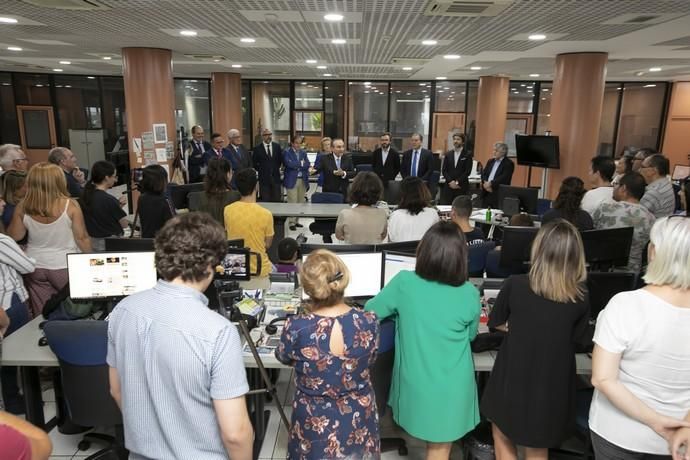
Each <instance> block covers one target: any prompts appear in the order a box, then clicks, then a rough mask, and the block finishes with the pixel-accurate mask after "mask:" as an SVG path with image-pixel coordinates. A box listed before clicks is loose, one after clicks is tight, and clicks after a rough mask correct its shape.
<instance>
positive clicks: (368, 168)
mask: <svg viewBox="0 0 690 460" xmlns="http://www.w3.org/2000/svg"><path fill="white" fill-rule="evenodd" d="M355 170H356V171H357V172H358V173H360V172H362V171H373V170H374V167H373V166H372V165H370V164H367V163H363V164H360V165H357V166H355Z"/></svg>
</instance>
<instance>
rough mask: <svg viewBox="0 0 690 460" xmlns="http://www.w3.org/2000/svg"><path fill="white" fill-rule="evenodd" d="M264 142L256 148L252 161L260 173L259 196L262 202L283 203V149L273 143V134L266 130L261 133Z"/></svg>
mask: <svg viewBox="0 0 690 460" xmlns="http://www.w3.org/2000/svg"><path fill="white" fill-rule="evenodd" d="M261 137H262V139H263V142H262V143H261V144H258V145H256V146H255V147H254V154H253V155H252V161H253V162H254V169H256V170H257V172H258V173H259V195H260V197H261V201H272V202H281V201H283V189H282V184H281V181H280V168H281V166H283V149H282V148H280V144H279V143H277V142H273V132H272V131H271V130H270V129H264V130H263V132H262V133H261Z"/></svg>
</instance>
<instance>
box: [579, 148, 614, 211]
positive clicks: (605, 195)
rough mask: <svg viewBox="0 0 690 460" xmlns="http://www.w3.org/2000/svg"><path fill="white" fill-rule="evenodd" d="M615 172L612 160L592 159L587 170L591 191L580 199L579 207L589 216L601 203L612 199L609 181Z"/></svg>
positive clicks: (597, 157)
mask: <svg viewBox="0 0 690 460" xmlns="http://www.w3.org/2000/svg"><path fill="white" fill-rule="evenodd" d="M615 172H616V163H615V162H614V161H613V158H609V157H604V156H596V157H594V158H592V163H591V166H590V168H589V183H590V185H591V186H592V189H591V190H589V191H588V192H587V193H585V196H583V197H582V204H581V205H580V207H581V208H582V209H583V210H584V211H587V212H588V213H589V214H590V215H591V214H592V213H593V212H594V211H595V210H596V209H597V207H599V205H600V204H601V202H602V201H605V200H610V199H611V198H613V187H612V186H611V180H613V175H614V174H615Z"/></svg>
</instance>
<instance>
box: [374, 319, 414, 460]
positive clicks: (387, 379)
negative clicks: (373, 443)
mask: <svg viewBox="0 0 690 460" xmlns="http://www.w3.org/2000/svg"><path fill="white" fill-rule="evenodd" d="M394 361H395V323H394V322H393V321H384V322H382V323H381V329H380V331H379V350H378V356H377V357H376V362H375V363H374V365H373V366H371V369H370V371H371V383H372V385H373V386H374V395H375V397H376V409H377V410H378V411H379V420H381V418H383V415H384V414H385V413H386V405H387V403H388V394H389V393H390V388H391V377H392V376H393V362H394ZM390 450H397V451H398V454H400V455H407V444H406V443H405V440H404V439H403V438H381V452H388V451H390Z"/></svg>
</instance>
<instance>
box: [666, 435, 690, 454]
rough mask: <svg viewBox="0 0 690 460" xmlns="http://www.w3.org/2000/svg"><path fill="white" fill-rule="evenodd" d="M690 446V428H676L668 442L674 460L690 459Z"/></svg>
mask: <svg viewBox="0 0 690 460" xmlns="http://www.w3.org/2000/svg"><path fill="white" fill-rule="evenodd" d="M688 446H690V428H681V429H679V430H676V432H675V433H673V436H671V439H670V440H669V442H668V447H669V449H670V450H671V455H673V460H690V452H688Z"/></svg>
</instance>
